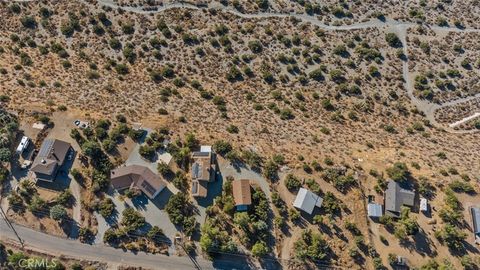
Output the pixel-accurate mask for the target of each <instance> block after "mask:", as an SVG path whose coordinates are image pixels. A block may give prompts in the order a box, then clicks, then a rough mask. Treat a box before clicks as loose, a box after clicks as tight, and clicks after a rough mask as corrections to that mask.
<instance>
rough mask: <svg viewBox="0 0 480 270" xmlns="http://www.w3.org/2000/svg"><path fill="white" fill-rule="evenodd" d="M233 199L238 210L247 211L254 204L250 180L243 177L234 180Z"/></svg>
mask: <svg viewBox="0 0 480 270" xmlns="http://www.w3.org/2000/svg"><path fill="white" fill-rule="evenodd" d="M232 191H233V199H234V201H235V206H236V207H237V211H246V210H247V209H248V207H249V206H250V205H251V204H252V194H251V192H250V180H248V179H241V180H235V181H233V182H232Z"/></svg>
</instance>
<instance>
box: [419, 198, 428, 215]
mask: <svg viewBox="0 0 480 270" xmlns="http://www.w3.org/2000/svg"><path fill="white" fill-rule="evenodd" d="M420 211H422V212H427V211H428V201H427V199H425V198H420Z"/></svg>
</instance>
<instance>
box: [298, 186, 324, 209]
mask: <svg viewBox="0 0 480 270" xmlns="http://www.w3.org/2000/svg"><path fill="white" fill-rule="evenodd" d="M322 202H323V199H322V198H321V197H320V196H318V195H317V194H315V193H313V192H311V191H310V190H308V189H304V188H300V190H298V193H297V197H296V198H295V201H294V202H293V206H294V207H295V208H297V209H300V210H302V211H303V212H305V213H308V214H309V215H311V214H312V213H313V210H314V209H315V206H316V207H322Z"/></svg>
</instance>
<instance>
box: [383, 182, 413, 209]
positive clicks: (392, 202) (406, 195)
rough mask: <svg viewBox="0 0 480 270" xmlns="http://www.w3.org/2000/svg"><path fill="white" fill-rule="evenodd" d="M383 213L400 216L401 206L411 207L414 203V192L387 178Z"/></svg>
mask: <svg viewBox="0 0 480 270" xmlns="http://www.w3.org/2000/svg"><path fill="white" fill-rule="evenodd" d="M384 199H385V215H387V216H391V217H395V218H398V217H400V212H401V207H402V206H408V207H413V206H414V204H415V192H414V191H412V190H408V189H404V188H402V187H401V186H400V184H399V183H397V182H395V181H393V180H389V181H388V187H387V190H385V198H384Z"/></svg>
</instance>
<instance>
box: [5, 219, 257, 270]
mask: <svg viewBox="0 0 480 270" xmlns="http://www.w3.org/2000/svg"><path fill="white" fill-rule="evenodd" d="M13 226H14V228H15V229H16V231H17V233H18V234H19V235H20V238H21V239H22V241H23V242H24V244H25V246H26V247H27V248H32V249H34V250H39V251H44V252H46V253H49V254H57V255H58V256H60V255H64V256H67V257H72V258H76V259H84V260H91V261H101V262H105V263H109V264H113V265H119V264H120V265H121V264H125V265H130V266H142V267H146V268H151V269H159V270H163V269H168V270H173V269H178V270H191V269H232V270H233V269H253V267H251V266H250V265H249V264H248V263H247V262H246V261H245V260H244V258H242V257H239V258H228V259H227V258H226V259H218V260H214V261H208V260H205V259H203V258H197V265H198V266H199V267H196V266H195V264H194V263H193V262H192V261H191V260H190V258H189V257H186V256H185V257H178V256H165V255H154V254H147V253H144V252H137V253H132V252H130V251H123V250H122V249H115V248H112V247H109V246H106V245H103V244H95V245H88V244H82V243H80V242H78V241H76V240H70V239H65V238H60V237H56V236H51V235H48V234H45V233H42V232H38V231H35V230H32V229H30V228H26V227H23V226H20V225H16V224H13ZM0 239H2V240H13V241H17V242H18V240H17V238H16V236H15V233H14V232H13V230H12V229H11V228H10V227H9V226H8V225H7V224H6V222H5V220H3V219H2V218H0Z"/></svg>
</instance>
